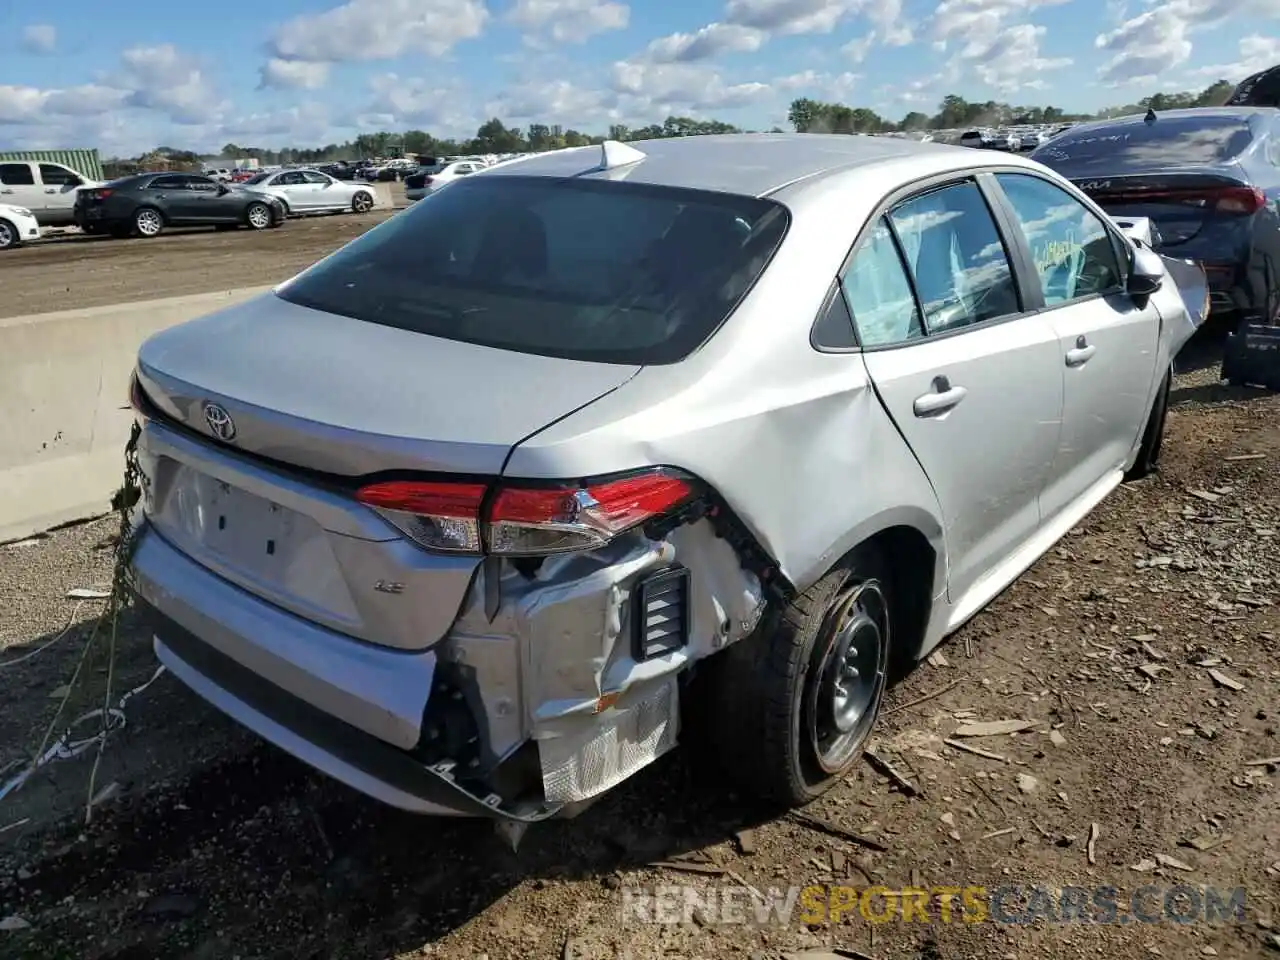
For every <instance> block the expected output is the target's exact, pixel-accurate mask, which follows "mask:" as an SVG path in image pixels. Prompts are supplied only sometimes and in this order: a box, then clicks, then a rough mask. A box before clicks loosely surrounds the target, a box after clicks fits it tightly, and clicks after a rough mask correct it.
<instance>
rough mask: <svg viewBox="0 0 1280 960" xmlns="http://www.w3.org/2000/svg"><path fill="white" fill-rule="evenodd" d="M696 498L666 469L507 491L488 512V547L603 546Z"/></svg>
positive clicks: (511, 550)
mask: <svg viewBox="0 0 1280 960" xmlns="http://www.w3.org/2000/svg"><path fill="white" fill-rule="evenodd" d="M692 495H693V485H692V484H691V483H690V482H689V481H688V480H686V479H684V478H683V477H679V476H676V475H674V474H671V473H666V472H661V471H655V472H650V473H642V474H637V475H635V476H633V477H624V478H622V479H619V480H609V481H606V482H604V483H598V484H594V485H592V486H587V487H569V486H563V487H554V488H550V489H536V488H518V487H514V488H513V487H508V488H504V489H502V490H501V491H500V492H499V493H498V495H497V497H496V498H495V499H494V501H493V505H492V507H491V508H490V510H489V517H488V520H489V524H488V541H489V549H490V550H492V551H493V552H494V553H505V554H517V555H518V554H545V553H564V552H567V551H570V550H582V549H586V548H590V547H598V546H601V545H602V544H605V543H608V542H609V541H610V540H612V539H613V538H614V537H615V536H617V535H618V534H619V533H622V532H623V531H624V530H629V529H630V528H632V527H634V526H636V525H637V524H640V523H644V522H645V521H646V520H651V519H653V518H654V517H658V516H661V515H662V514H664V513H666V512H667V511H669V510H671V509H672V508H673V507H675V506H678V505H679V504H681V503H683V502H684V501H686V500H688V499H689V498H690V497H691V496H692Z"/></svg>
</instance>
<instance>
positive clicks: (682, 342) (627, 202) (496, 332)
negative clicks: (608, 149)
mask: <svg viewBox="0 0 1280 960" xmlns="http://www.w3.org/2000/svg"><path fill="white" fill-rule="evenodd" d="M787 223H788V217H787V212H786V209H785V208H784V207H782V206H781V205H779V204H777V203H775V202H773V201H770V200H764V199H759V198H755V197H745V196H735V195H729V194H721V193H709V192H702V191H693V190H677V189H674V188H667V187H657V186H651V185H645V184H632V183H626V182H619V181H594V180H586V179H573V180H561V179H550V178H542V177H517V176H499V177H485V178H480V179H477V180H470V179H468V180H467V182H466V183H462V182H461V181H458V182H456V183H454V184H452V185H451V186H450V187H449V189H448V190H442V191H440V192H439V193H438V194H437V195H436V196H434V197H433V198H432V201H431V202H430V203H427V204H421V205H419V206H416V207H413V208H411V209H410V210H408V211H406V212H405V213H402V214H400V215H399V216H396V217H392V218H391V219H389V220H387V221H385V222H384V223H382V224H381V225H379V226H378V227H375V228H374V229H373V230H371V231H370V232H368V233H366V234H365V235H363V236H362V237H360V238H359V239H357V240H355V241H353V242H352V243H350V244H348V245H347V246H346V247H344V248H342V249H341V250H340V251H338V252H337V253H336V254H334V255H332V256H330V257H329V258H328V259H326V260H322V261H321V262H320V263H319V264H317V265H316V266H315V267H313V268H312V269H310V270H308V271H306V272H304V273H303V274H301V275H300V276H299V277H298V278H296V279H295V280H294V281H291V282H290V283H289V284H287V285H286V286H285V287H283V288H282V289H281V291H280V294H279V295H280V296H281V297H283V298H284V299H286V300H289V301H292V302H294V303H299V304H302V305H303V306H308V307H313V308H315V309H318V310H323V311H327V312H329V313H337V314H342V315H345V316H350V317H356V318H358V319H361V320H367V321H369V322H371V323H381V324H387V325H390V326H395V327H400V328H402V329H407V330H414V331H417V332H420V333H425V334H430V335H433V336H440V337H447V338H450V339H454V340H464V341H468V342H471V343H479V344H486V345H489V346H495V347H501V348H504V349H509V350H518V351H522V352H526V353H537V354H543V355H546V356H557V357H564V358H568V359H582V360H594V361H598V362H605V363H623V364H660V363H674V362H677V361H679V360H681V359H683V358H684V357H685V356H687V355H688V354H689V353H690V352H691V351H693V350H694V349H696V348H697V347H698V346H699V345H701V344H702V343H703V342H704V341H705V340H706V339H707V337H709V336H710V335H711V334H712V333H714V332H715V330H716V329H717V328H718V327H719V326H720V324H721V323H722V322H723V321H724V320H725V318H726V317H727V316H728V315H729V313H730V312H731V311H732V310H733V308H734V306H735V305H736V304H737V302H738V301H739V299H740V298H741V297H742V296H743V295H745V293H746V292H747V290H748V289H749V288H750V287H751V285H752V284H753V283H754V282H755V280H756V278H757V277H758V276H759V275H760V273H761V272H762V271H763V270H764V269H765V266H766V265H767V263H768V261H769V259H770V257H771V256H772V255H773V252H774V250H775V249H776V248H777V246H778V244H779V243H781V241H782V238H783V236H784V234H785V232H786V228H787Z"/></svg>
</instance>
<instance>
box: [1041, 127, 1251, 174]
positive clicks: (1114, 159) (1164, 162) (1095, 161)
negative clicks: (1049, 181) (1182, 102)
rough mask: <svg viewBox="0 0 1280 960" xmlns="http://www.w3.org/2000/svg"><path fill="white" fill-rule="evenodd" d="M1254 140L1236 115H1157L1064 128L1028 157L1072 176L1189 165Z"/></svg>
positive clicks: (1233, 152) (1231, 153) (1220, 157)
mask: <svg viewBox="0 0 1280 960" xmlns="http://www.w3.org/2000/svg"><path fill="white" fill-rule="evenodd" d="M1252 142H1253V133H1252V132H1251V131H1250V129H1249V124H1248V123H1247V122H1246V121H1245V120H1244V119H1243V118H1241V117H1230V116H1225V117H1224V116H1216V117H1160V116H1157V118H1156V121H1155V122H1154V123H1145V122H1142V121H1138V122H1135V123H1124V124H1116V125H1114V126H1104V127H1095V128H1093V129H1090V130H1068V131H1067V132H1066V133H1064V134H1062V135H1061V136H1059V137H1058V138H1056V139H1055V140H1054V141H1053V142H1052V143H1049V144H1046V145H1045V146H1043V147H1041V148H1040V149H1039V150H1037V151H1036V152H1035V153H1033V154H1032V155H1031V157H1032V159H1033V160H1039V161H1040V162H1041V163H1044V164H1047V165H1048V166H1051V167H1058V168H1063V169H1065V168H1069V169H1070V170H1071V171H1072V173H1073V174H1075V173H1077V172H1079V173H1088V172H1092V171H1096V172H1107V173H1116V172H1117V171H1122V170H1127V169H1130V168H1132V169H1135V170H1137V169H1141V168H1144V167H1166V166H1194V165H1196V164H1210V163H1223V162H1225V161H1227V160H1231V159H1233V158H1235V157H1237V156H1239V155H1240V153H1241V152H1242V151H1244V150H1245V148H1247V147H1248V146H1249V144H1250V143H1252Z"/></svg>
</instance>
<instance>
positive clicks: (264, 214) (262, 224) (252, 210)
mask: <svg viewBox="0 0 1280 960" xmlns="http://www.w3.org/2000/svg"><path fill="white" fill-rule="evenodd" d="M244 222H245V224H246V225H247V226H248V227H249V229H250V230H266V229H267V228H268V227H269V226H271V224H272V217H271V210H270V209H268V207H267V205H266V204H265V203H251V204H249V206H248V207H246V208H245V211H244Z"/></svg>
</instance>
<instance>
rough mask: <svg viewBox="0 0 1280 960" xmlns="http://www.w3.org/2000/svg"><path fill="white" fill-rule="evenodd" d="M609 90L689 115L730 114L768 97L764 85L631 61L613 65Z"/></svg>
mask: <svg viewBox="0 0 1280 960" xmlns="http://www.w3.org/2000/svg"><path fill="white" fill-rule="evenodd" d="M613 89H614V90H615V91H616V92H618V93H621V94H627V95H630V96H632V97H637V98H640V99H642V100H647V101H649V102H650V103H652V104H661V105H666V106H668V107H670V108H672V109H677V108H678V109H684V110H693V111H697V110H733V109H737V108H740V107H745V106H749V105H750V104H752V103H754V102H756V101H758V100H760V99H762V98H764V97H765V96H768V95H769V94H770V93H771V91H770V88H769V86H768V85H767V84H764V83H757V82H749V83H734V84H729V83H725V82H724V80H723V79H722V78H721V76H720V75H719V74H718V73H715V72H714V71H711V70H708V69H707V68H705V67H702V66H698V65H695V64H687V63H662V64H654V63H644V62H640V61H634V60H621V61H619V62H617V63H615V64H614V65H613Z"/></svg>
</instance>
